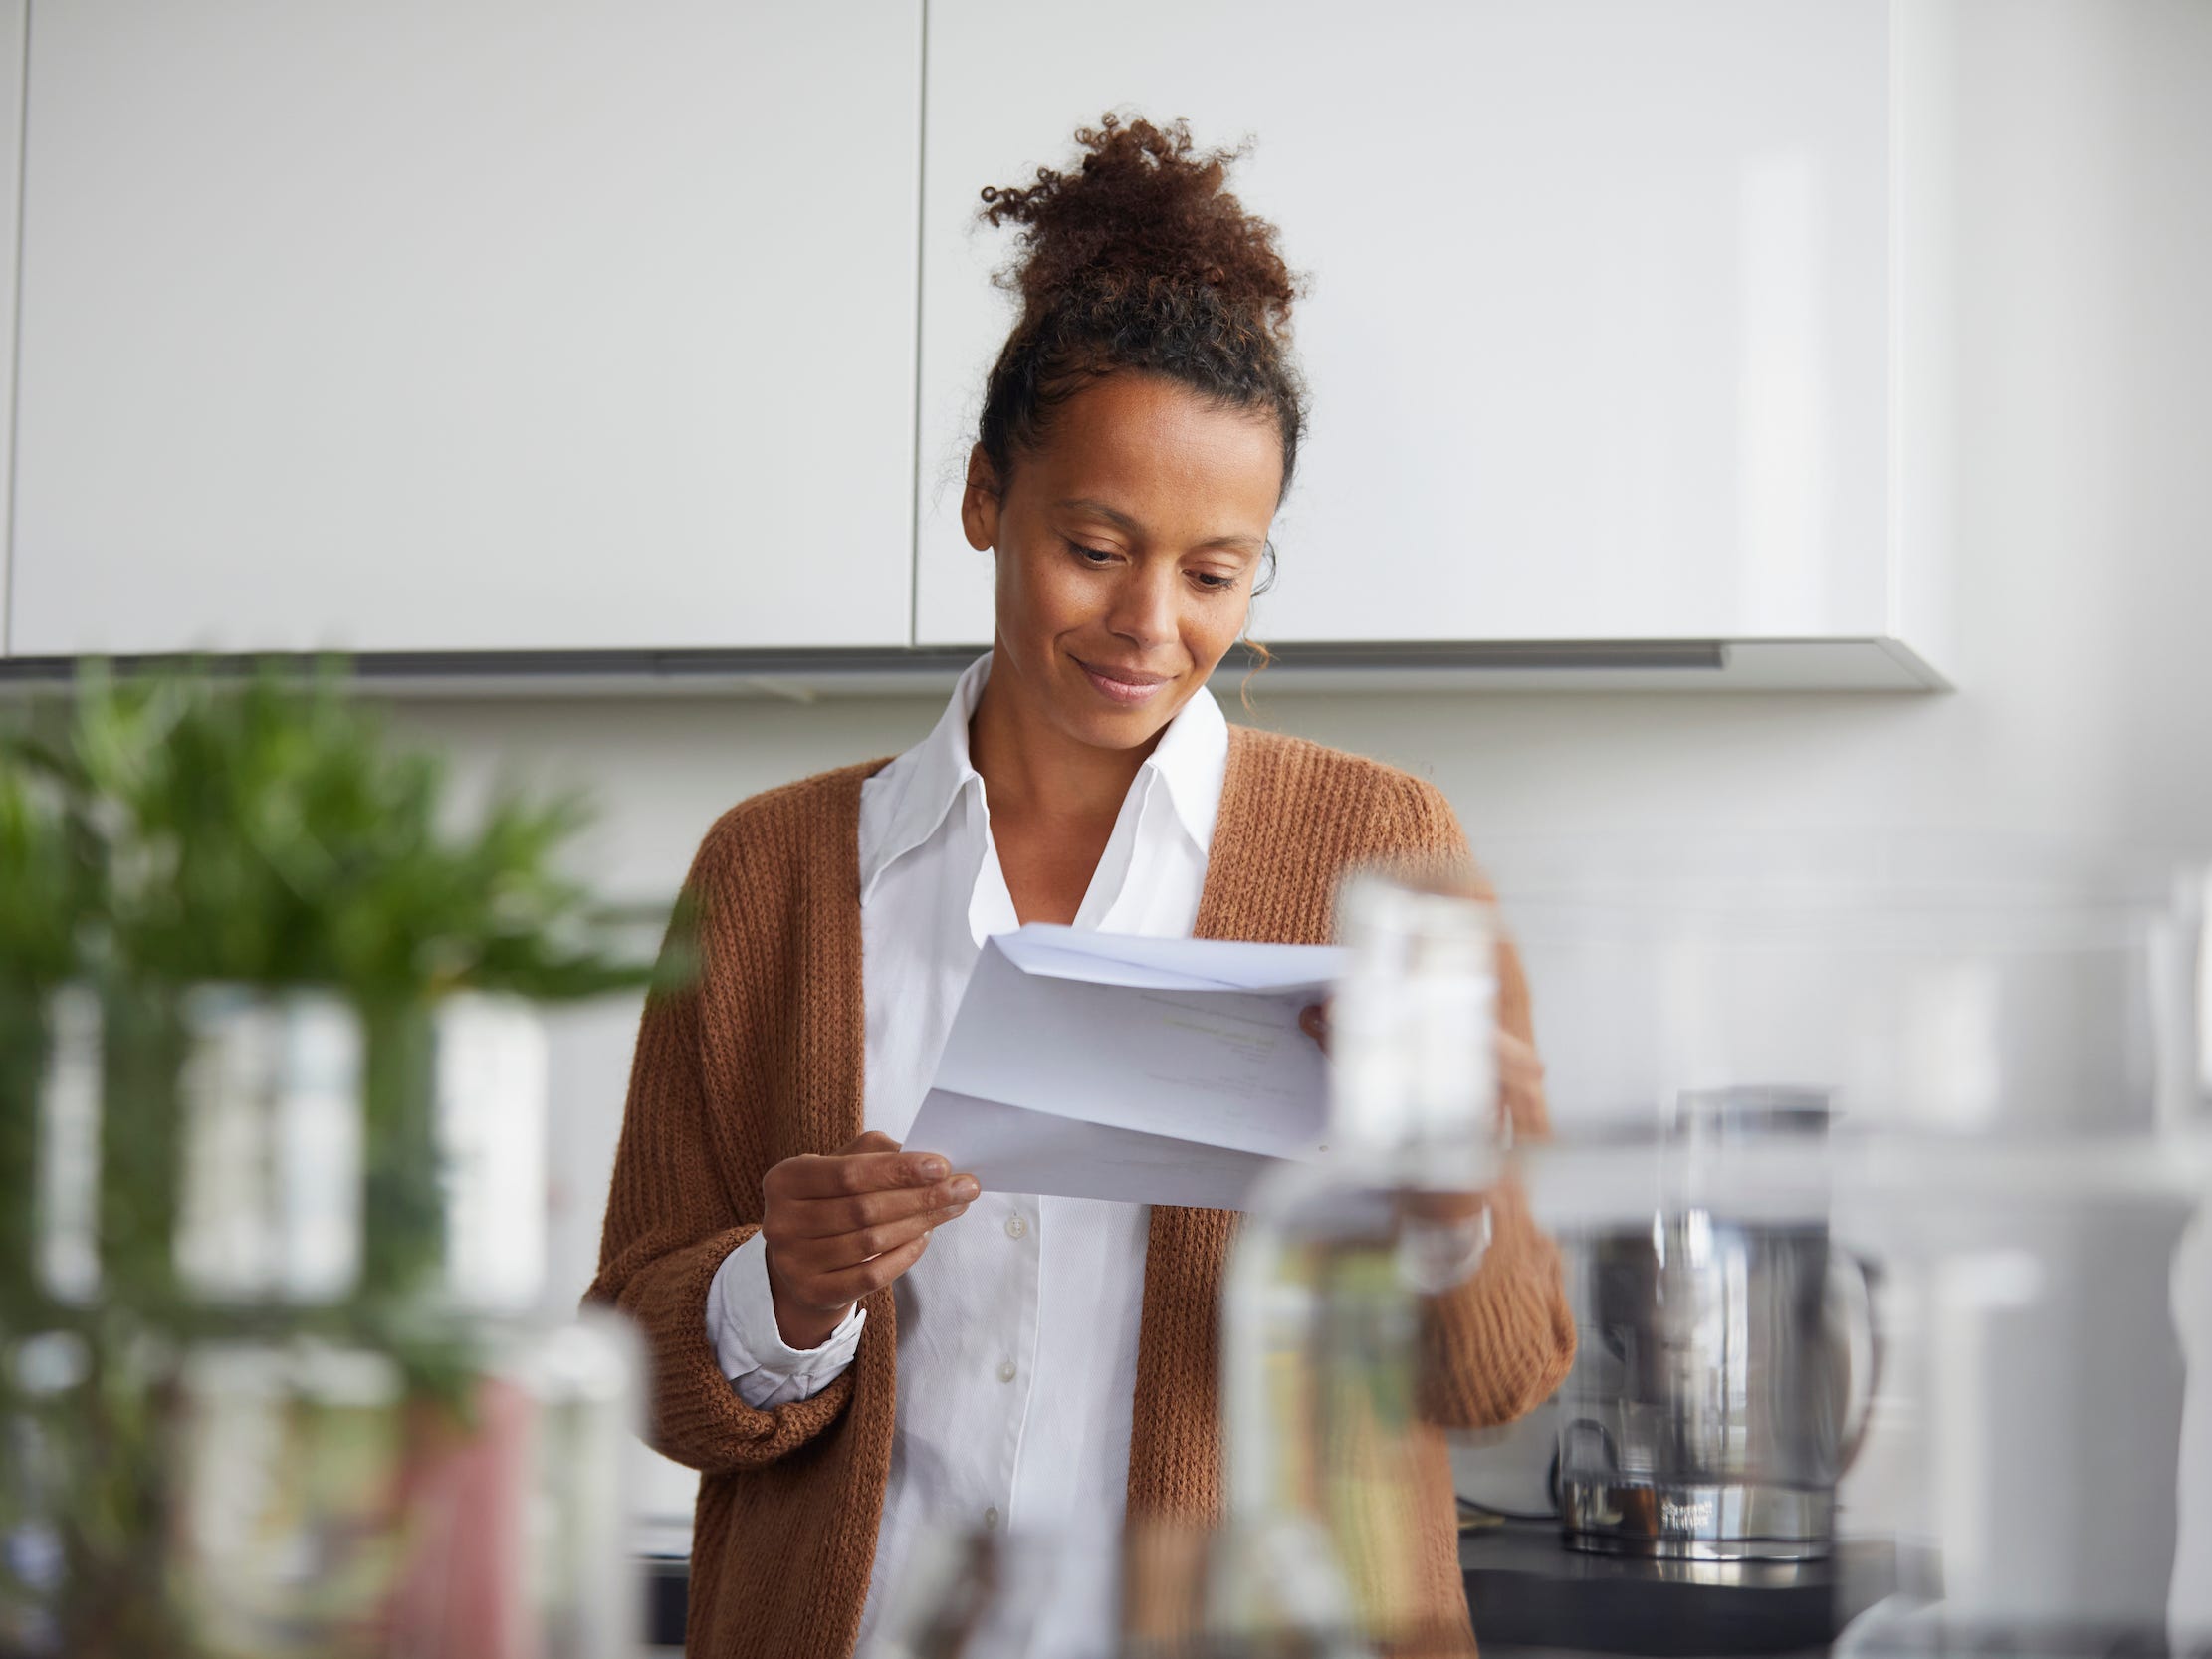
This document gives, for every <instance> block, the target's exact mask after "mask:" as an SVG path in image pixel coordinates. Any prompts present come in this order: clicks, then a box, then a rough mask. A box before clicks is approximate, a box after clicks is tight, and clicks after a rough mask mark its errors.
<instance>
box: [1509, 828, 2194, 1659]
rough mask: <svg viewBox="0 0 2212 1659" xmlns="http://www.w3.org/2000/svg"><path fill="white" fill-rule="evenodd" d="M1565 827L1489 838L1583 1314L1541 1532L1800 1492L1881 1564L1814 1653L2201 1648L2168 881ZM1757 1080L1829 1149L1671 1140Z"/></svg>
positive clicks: (2187, 1121)
mask: <svg viewBox="0 0 2212 1659" xmlns="http://www.w3.org/2000/svg"><path fill="white" fill-rule="evenodd" d="M1590 841H1592V842H1598V841H1602V844H1599V845H1595V846H1593V845H1592V844H1588V843H1586V844H1585V845H1583V846H1581V847H1579V848H1578V847H1569V848H1565V849H1562V848H1559V847H1552V848H1545V849H1538V851H1537V853H1536V854H1535V855H1531V856H1528V857H1525V858H1524V857H1522V856H1520V855H1519V854H1517V853H1516V851H1515V849H1514V848H1513V847H1512V846H1511V845H1510V844H1509V843H1507V844H1501V845H1499V846H1495V847H1492V848H1491V849H1490V850H1491V851H1492V853H1493V868H1495V869H1496V870H1497V872H1498V874H1499V877H1500V885H1501V889H1502V890H1503V892H1504V893H1505V902H1506V904H1507V907H1508V909H1509V911H1510V914H1511V915H1512V917H1513V921H1514V927H1515V932H1516V936H1517V937H1518V939H1519V941H1520V943H1521V945H1522V948H1523V952H1524V958H1525V961H1526V963H1527V966H1528V971H1529V974H1530V977H1531V981H1532V983H1533V985H1534V986H1535V989H1536V1010H1537V1025H1538V1036H1539V1046H1540V1047H1541V1049H1542V1050H1543V1052H1544V1054H1545V1057H1546V1061H1547V1063H1548V1067H1549V1070H1548V1076H1547V1082H1548V1085H1549V1093H1550V1100H1551V1106H1552V1114H1553V1128H1554V1137H1555V1138H1554V1140H1553V1141H1552V1142H1551V1143H1550V1144H1547V1145H1545V1146H1542V1147H1535V1148H1527V1149H1516V1152H1515V1154H1514V1159H1515V1162H1516V1163H1517V1164H1518V1165H1519V1166H1520V1167H1521V1168H1522V1169H1523V1171H1524V1177H1525V1184H1526V1187H1527V1190H1528V1191H1529V1192H1530V1194H1531V1201H1532V1204H1533V1205H1534V1208H1535V1211H1536V1215H1537V1219H1538V1221H1539V1223H1541V1224H1542V1225H1544V1226H1546V1227H1547V1229H1549V1230H1551V1231H1552V1232H1553V1233H1554V1234H1555V1236H1557V1237H1558V1238H1559V1239H1560V1242H1561V1244H1562V1247H1563V1249H1564V1251H1565V1253H1566V1255H1567V1258H1568V1260H1569V1262H1570V1264H1572V1265H1573V1266H1572V1269H1571V1272H1572V1287H1571V1288H1572V1290H1573V1292H1574V1294H1575V1297H1576V1301H1577V1314H1578V1319H1579V1320H1580V1322H1581V1326H1582V1344H1581V1354H1580V1366H1581V1369H1580V1370H1579V1371H1578V1374H1577V1376H1576V1378H1575V1380H1574V1381H1573V1382H1572V1383H1571V1384H1570V1387H1569V1389H1568V1390H1567V1393H1566V1397H1565V1398H1564V1400H1563V1402H1562V1410H1561V1413H1560V1427H1559V1435H1560V1439H1559V1442H1558V1450H1559V1460H1558V1477H1559V1478H1558V1486H1559V1488H1560V1493H1559V1496H1560V1497H1561V1499H1562V1500H1563V1501H1564V1502H1563V1509H1564V1510H1565V1512H1566V1513H1565V1515H1564V1517H1563V1523H1564V1525H1566V1526H1568V1527H1572V1528H1575V1529H1577V1530H1578V1531H1579V1532H1580V1534H1581V1535H1582V1539H1583V1540H1584V1541H1589V1540H1591V1539H1592V1538H1593V1537H1599V1538H1602V1539H1603V1540H1604V1541H1605V1542H1607V1543H1609V1544H1611V1545H1612V1546H1613V1547H1615V1548H1631V1547H1641V1548H1644V1549H1646V1550H1649V1551H1651V1552H1655V1553H1657V1552H1660V1551H1663V1550H1672V1551H1673V1552H1675V1553H1678V1554H1683V1555H1692V1556H1696V1555H1706V1556H1710V1555H1734V1556H1750V1557H1755V1556H1761V1555H1766V1556H1781V1555H1789V1554H1793V1553H1802V1552H1805V1551H1806V1550H1807V1549H1808V1548H1809V1547H1810V1546H1817V1544H1818V1542H1819V1541H1820V1534H1821V1531H1822V1529H1821V1527H1820V1526H1819V1517H1818V1511H1819V1509H1820V1508H1821V1502H1820V1499H1821V1494H1822V1492H1823V1490H1824V1488H1829V1489H1832V1490H1833V1495H1834V1500H1835V1508H1834V1520H1833V1525H1832V1527H1831V1528H1830V1529H1829V1532H1830V1534H1831V1535H1832V1537H1833V1538H1834V1539H1835V1540H1840V1541H1841V1542H1842V1543H1844V1544H1847V1545H1848V1544H1855V1543H1857V1542H1860V1541H1872V1542H1880V1543H1882V1544H1886V1545H1893V1547H1894V1551H1895V1558H1896V1572H1895V1581H1896V1586H1897V1587H1896V1593H1895V1594H1893V1595H1891V1596H1890V1597H1889V1598H1888V1599H1887V1600H1885V1601H1883V1602H1882V1603H1880V1605H1879V1606H1878V1607H1876V1608H1875V1609H1874V1610H1873V1611H1871V1612H1870V1613H1868V1614H1867V1615H1865V1616H1864V1617H1862V1618H1861V1619H1860V1620H1859V1621H1858V1622H1857V1623H1856V1624H1855V1625H1854V1626H1853V1627H1852V1629H1851V1630H1850V1631H1849V1632H1848V1633H1847V1636H1846V1641H1845V1645H1847V1646H1856V1647H1857V1648H1859V1649H1860V1650H1862V1651H1867V1652H1882V1651H1891V1650H1895V1651H1931V1650H1935V1649H1944V1648H1947V1649H1956V1648H1958V1647H1961V1646H1972V1647H1974V1648H1975V1649H1976V1650H1977V1651H2024V1650H2034V1651H2048V1652H2065V1653H2071V1652H2077V1651H2106V1650H2109V1649H2110V1648H2111V1647H2112V1646H2113V1644H2120V1645H2123V1646H2140V1645H2143V1644H2164V1643H2166V1642H2168V1641H2169V1640H2170V1641H2171V1642H2172V1643H2174V1644H2175V1645H2177V1646H2180V1647H2183V1648H2187V1647H2188V1646H2189V1644H2191V1643H2196V1644H2200V1645H2201V1644H2203V1643H2205V1642H2207V1641H2208V1640H2212V1501H2208V1499H2207V1497H2206V1494H2207V1493H2208V1492H2212V1461H2208V1460H2212V1386H2208V1384H2212V1249H2208V1246H2212V1239H2208V1237H2207V1232H2206V1221H2205V1210H2206V1203H2207V1196H2208V1191H2212V1187H2208V1158H2212V1153H2208V1141H2207V1124H2208V1122H2212V1119H2208V1117H2207V1113H2206V1101H2207V1095H2206V1091H2205V1080H2206V1075H2207V1067H2206V1054H2207V1049H2206V1044H2205V1041H2204V1039H2205V1023H2204V1021H2203V1018H2202V1012H2203V1008H2204V994H2205V989H2206V984H2207V981H2206V978H2205V972H2204V967H2205V953H2204V948H2203V922H2204V906H2203V895H2204V890H2205V889H2204V883H2203V878H2202V874H2201V872H2199V871H2196V870H2193V869H2181V870H2178V871H2177V870H2175V869H2174V868H2173V867H2171V866H2170V865H2167V864H2165V863H2163V862H2162V861H2159V860H2155V859H2134V858H2128V857H2124V856H2119V855H2114V854H2110V853H2104V852H2098V851H2094V850H2084V849H2081V848H2067V847H2054V846H2051V845H2049V844H2039V845H2030V844H2024V843H2021V842H2018V841H2012V840H1991V839H1983V840H1970V839H1963V838H1956V837H1884V836H1865V837H1826V838H1823V837H1797V838H1793V839H1791V840H1789V841H1786V842H1785V841H1780V840H1761V839H1759V838H1757V837H1750V836H1733V837H1730V836H1713V837H1700V838H1699V839H1698V840H1697V841H1696V842H1695V843H1694V844H1692V843H1689V842H1686V841H1684V842H1678V843H1675V844H1673V845H1672V846H1671V847H1669V846H1666V845H1655V844H1654V843H1653V839H1652V838H1650V837H1646V838H1644V839H1642V840H1640V841H1638V842H1636V843H1633V844H1632V843H1628V842H1625V841H1623V840H1621V839H1619V838H1613V839H1604V838H1598V837H1593V838H1590ZM1523 850H1524V851H1526V850H1527V849H1523ZM1569 853H1573V854H1575V855H1576V858H1575V859H1573V860H1570V858H1569V857H1568V854H1569ZM1759 1098H1764V1099H1765V1100H1767V1101H1768V1102H1770V1103H1772V1102H1776V1101H1787V1100H1791V1099H1796V1100H1801V1101H1804V1102H1808V1103H1811V1102H1819V1103H1820V1104H1821V1105H1822V1106H1823V1107H1824V1108H1825V1113H1826V1117H1827V1120H1828V1123H1829V1127H1828V1130H1827V1132H1826V1134H1793V1133H1770V1134H1762V1135H1742V1134H1725V1133H1714V1132H1711V1126H1710V1125H1709V1124H1702V1123H1701V1122H1700V1119H1701V1116H1703V1115H1704V1114H1705V1113H1706V1111H1707V1110H1708V1108H1710V1106H1711V1105H1712V1104H1713V1103H1714V1102H1716V1101H1717V1102H1724V1103H1725V1102H1730V1101H1735V1102H1741V1101H1744V1100H1755V1099H1759ZM1778 1250H1779V1251H1780V1254H1777V1251H1778ZM1823 1259H1825V1260H1823ZM1855 1262H1856V1263H1863V1264H1867V1265H1869V1266H1872V1267H1874V1268H1875V1269H1876V1270H1877V1272H1876V1273H1875V1274H1874V1275H1873V1276H1872V1279H1871V1284H1870V1282H1869V1280H1868V1276H1866V1275H1863V1274H1862V1273H1861V1272H1859V1271H1858V1270H1857V1269H1856V1268H1854V1267H1853V1266H1851V1265H1849V1264H1852V1263H1855ZM1862 1285H1868V1286H1869V1289H1870V1291H1871V1294H1870V1295H1865V1296H1863V1295H1862V1291H1861V1287H1862ZM1876 1332H1879V1347H1880V1363H1879V1375H1877V1374H1876V1373H1877V1354H1876V1343H1875V1342H1874V1341H1871V1340H1870V1337H1872V1336H1874V1335H1875V1333H1876ZM1870 1383H1871V1384H1872V1385H1873V1386H1872V1391H1871V1398H1868V1400H1867V1404H1866V1407H1865V1411H1864V1420H1863V1423H1862V1420H1861V1405H1860V1401H1861V1398H1862V1397H1863V1396H1865V1395H1866V1394H1867V1393H1868V1390H1869V1384H1870ZM1785 1431H1786V1432H1785ZM1854 1453H1856V1455H1855V1456H1854V1455H1853V1454H1854ZM1778 1498H1782V1499H1788V1498H1794V1499H1796V1500H1797V1503H1796V1509H1795V1513H1794V1514H1792V1515H1787V1516H1784V1517H1783V1518H1782V1519H1781V1520H1776V1519H1775V1516H1776V1514H1777V1511H1778V1509H1788V1508H1789V1507H1790V1506H1789V1505H1788V1504H1780V1505H1778V1504H1777V1503H1776V1500H1777V1499H1778ZM1640 1507H1641V1508H1640ZM1727 1568H1728V1563H1727V1562H1726V1561H1706V1562H1705V1563H1704V1564H1703V1565H1701V1566H1700V1567H1699V1568H1698V1570H1699V1571H1700V1572H1724V1571H1726V1570H1727ZM1747 1581H1748V1580H1747ZM1475 1615H1476V1625H1477V1629H1478V1630H1479V1629H1480V1628H1481V1608H1480V1606H1479V1605H1478V1606H1477V1607H1476V1609H1475Z"/></svg>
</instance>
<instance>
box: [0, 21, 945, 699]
mask: <svg viewBox="0 0 2212 1659" xmlns="http://www.w3.org/2000/svg"><path fill="white" fill-rule="evenodd" d="M18 9H20V8H18ZM921 45H922V41H921V4H920V0H854V3H851V4H846V5H840V6H837V7H833V8H830V7H806V6H784V5H774V4H769V3H765V0H757V3H749V4H732V3H730V0H619V3H617V0H556V3H552V4H546V3H537V0H465V3H457V0H395V3H385V4H377V5H300V4H296V3H294V0H193V3H192V4H189V5H176V4H171V3H169V0H66V3H60V4H53V5H45V4H42V5H40V6H38V7H37V8H36V12H35V16H34V17H33V20H32V27H31V31H30V48H29V71H28V85H29V113H28V120H27V124H26V131H27V134H28V146H27V158H26V166H25V177H24V186H25V188H24V201H23V249H22V256H23V265H22V315H21V352H20V364H19V369H20V376H21V378H20V384H19V387H18V395H17V399H16V402H17V407H18V409H19V411H20V419H19V427H18V433H17V449H16V454H17V476H16V481H15V485H16V487H15V504H14V516H13V525H12V529H13V555H14V572H13V576H14V584H13V587H14V615H13V627H12V640H11V648H12V651H13V652H14V653H15V654H16V655H18V656H37V655H47V654H61V653H73V652H82V651H91V650H102V651H118V652H135V651H158V650H168V649H175V648H185V647H213V648H219V649H262V648H314V647H322V646H341V647H347V648H353V649H362V650H373V651H478V650H485V651H515V650H574V649H633V650H634V649H639V648H651V647H790V646H816V645H878V646H899V645H904V644H905V643H907V641H908V640H909V639H910V637H911V617H910V607H911V602H912V508H913V495H912V479H913V419H914V364H915V329H916V319H915V292H916V282H917V269H916V260H917V253H916V239H917V221H916V213H917V195H918V169H919V142H920V98H921ZM0 79H9V80H12V76H11V77H0ZM15 124H16V123H15V121H14V120H13V119H0V130H5V131H7V132H11V133H12V132H13V131H14V130H15ZM0 174H4V175H5V176H8V177H11V178H12V177H13V169H12V168H0ZM6 219H7V222H10V223H12V222H13V215H12V214H9V215H7V216H6Z"/></svg>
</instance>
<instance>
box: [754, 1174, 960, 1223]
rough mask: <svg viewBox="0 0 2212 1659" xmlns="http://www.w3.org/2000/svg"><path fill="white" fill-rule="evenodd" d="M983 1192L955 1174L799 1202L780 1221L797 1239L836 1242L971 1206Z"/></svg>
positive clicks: (783, 1214)
mask: <svg viewBox="0 0 2212 1659" xmlns="http://www.w3.org/2000/svg"><path fill="white" fill-rule="evenodd" d="M979 1190H980V1189H979V1188H978V1187H977V1185H976V1178H975V1177H974V1176H973V1175H955V1176H953V1177H951V1178H950V1179H948V1180H944V1181H940V1182H938V1183H937V1184H936V1185H934V1186H928V1187H899V1188H895V1189H893V1190H892V1191H890V1192H864V1193H859V1194H856V1195H855V1196H853V1197H850V1198H816V1199H799V1200H795V1201H793V1202H792V1203H791V1204H789V1205H788V1206H786V1207H785V1209H784V1210H783V1212H781V1214H780V1217H779V1219H781V1220H782V1221H783V1223H784V1227H783V1230H784V1231H785V1232H787V1233H789V1234H790V1235H791V1236H792V1237H793V1238H800V1239H833V1238H836V1237H838V1236H839V1235H841V1234H845V1233H858V1232H861V1231H863V1230H864V1229H867V1228H870V1227H882V1226H885V1225H886V1224H888V1223H890V1222H894V1221H904V1220H905V1219H906V1218H907V1217H909V1216H917V1215H923V1214H926V1213H927V1212H929V1211H931V1210H941V1209H944V1208H946V1207H948V1206H950V1205H954V1204H967V1203H969V1202H970V1201H971V1200H973V1199H974V1198H975V1197H976V1196H977V1193H978V1192H979Z"/></svg>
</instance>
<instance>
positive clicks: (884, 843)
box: [860, 651, 1228, 897]
mask: <svg viewBox="0 0 2212 1659" xmlns="http://www.w3.org/2000/svg"><path fill="white" fill-rule="evenodd" d="M990 677H991V653H990V652H989V651H986V652H985V653H984V654H983V655H982V656H980V657H978V658H977V659H976V660H975V661H974V662H971V663H970V664H969V665H968V666H967V667H966V668H965V669H963V670H962V671H961V676H960V679H959V680H958V681H957V682H956V683H955V684H954V686H953V694H952V696H951V697H950V698H949V699H948V700H947V702H946V704H945V712H944V713H943V714H941V715H939V716H938V717H937V724H936V725H935V726H933V727H931V728H930V734H929V736H928V737H926V738H924V739H923V740H922V741H921V742H920V743H918V744H916V745H915V746H914V747H913V748H911V749H909V750H907V751H906V752H905V753H904V754H902V755H901V756H900V757H899V758H898V759H897V760H895V761H893V762H892V763H891V765H890V766H889V767H888V768H886V769H885V770H886V772H887V773H888V774H890V776H888V777H886V778H885V780H884V781H885V782H886V783H887V784H889V785H890V786H891V787H892V789H893V791H894V792H895V793H894V795H893V797H892V799H891V801H890V803H889V806H888V811H887V812H886V814H885V818H884V834H883V836H882V839H881V840H880V842H879V843H878V844H877V845H876V846H874V847H872V848H870V849H869V853H870V855H869V858H868V860H867V863H866V865H865V866H864V867H863V868H862V869H861V871H860V891H861V895H862V896H863V897H865V896H866V895H867V893H868V890H869V889H870V888H872V887H873V886H874V885H875V883H876V879H877V877H879V876H880V875H882V873H883V872H884V871H885V870H886V869H888V868H890V866H891V865H892V864H894V863H896V862H897V861H898V860H899V859H900V858H901V857H903V856H904V855H905V854H907V853H909V852H911V851H913V850H914V849H915V848H916V847H918V846H920V845H921V844H922V843H923V842H924V841H926V840H928V839H929V838H930V837H931V836H932V835H934V834H936V833H937V829H938V826H939V825H941V824H943V823H944V822H945V815H946V814H948V813H950V812H951V811H952V810H953V803H954V802H956V801H958V800H959V799H960V796H961V793H962V791H964V790H966V789H967V788H969V787H970V785H971V784H973V785H974V787H975V789H976V790H977V792H978V793H979V794H981V792H982V790H983V776H982V774H980V773H978V772H977V770H976V769H975V767H974V765H972V764H971V763H970V761H969V758H968V722H969V720H970V718H971V717H972V716H973V715H974V714H975V712H976V702H977V699H978V698H980V697H981V696H982V695H983V689H984V681H985V680H987V679H989V678H990ZM1227 766H1228V722H1227V720H1226V719H1224V718H1223V717H1222V714H1221V707H1220V704H1218V703H1217V702H1216V701H1215V700H1214V693H1213V692H1212V691H1210V690H1208V689H1207V688H1206V687H1205V686H1203V685H1202V686H1200V687H1199V689H1198V690H1197V691H1196V692H1194V693H1193V694H1192V697H1191V700H1190V701H1189V702H1187V703H1185V704H1184V705H1183V707H1182V708H1181V709H1179V710H1178V711H1177V712H1176V717H1175V718H1174V719H1173V720H1171V721H1169V722H1168V726H1167V730H1165V731H1163V732H1162V733H1161V734H1160V741H1159V742H1158V743H1156V744H1154V745H1153V748H1152V753H1151V754H1150V755H1148V756H1146V757H1145V764H1144V767H1143V768H1142V769H1141V771H1140V773H1139V778H1138V782H1139V783H1140V785H1142V784H1143V782H1144V776H1143V775H1144V773H1151V774H1152V775H1153V776H1154V777H1155V778H1157V779H1158V781H1159V782H1160V783H1161V784H1164V785H1165V786H1166V787H1167V791H1168V799H1169V801H1170V802H1171V803H1172V804H1173V806H1174V808H1175V815H1176V822H1177V823H1179V824H1180V825H1182V827H1183V830H1184V832H1185V833H1186V834H1188V835H1189V836H1190V837H1191V842H1192V844H1193V845H1194V846H1196V847H1197V848H1198V850H1199V852H1200V854H1201V855H1204V854H1205V853H1207V852H1208V851H1209V850H1210V849H1211V848H1212V846H1213V842H1214V820H1215V817H1216V815H1217V813H1218V811H1219V809H1220V804H1221V778H1222V774H1223V773H1224V772H1225V771H1226V770H1227Z"/></svg>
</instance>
